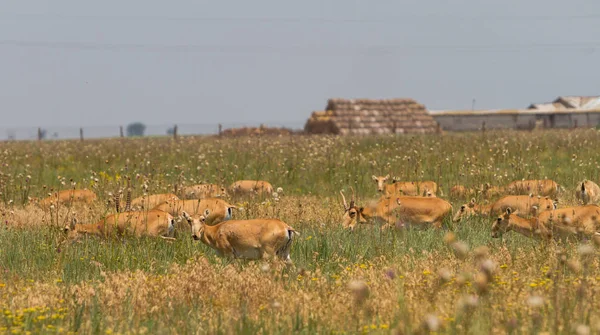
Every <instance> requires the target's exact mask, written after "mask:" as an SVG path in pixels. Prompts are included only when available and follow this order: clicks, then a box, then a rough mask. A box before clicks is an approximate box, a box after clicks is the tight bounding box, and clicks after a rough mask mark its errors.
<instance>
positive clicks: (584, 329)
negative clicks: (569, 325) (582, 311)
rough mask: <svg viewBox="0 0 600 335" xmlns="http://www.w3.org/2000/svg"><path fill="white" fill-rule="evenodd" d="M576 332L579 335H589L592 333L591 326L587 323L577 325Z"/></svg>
mask: <svg viewBox="0 0 600 335" xmlns="http://www.w3.org/2000/svg"><path fill="white" fill-rule="evenodd" d="M575 334H577V335H589V334H591V330H590V327H588V326H586V325H577V326H576V327H575Z"/></svg>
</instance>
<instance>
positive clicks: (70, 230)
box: [64, 210, 175, 240]
mask: <svg viewBox="0 0 600 335" xmlns="http://www.w3.org/2000/svg"><path fill="white" fill-rule="evenodd" d="M174 225H175V220H173V216H172V215H171V214H169V213H167V212H163V211H158V210H151V211H148V212H146V211H143V212H123V213H116V214H111V215H109V216H107V217H105V218H103V219H102V220H100V221H98V222H96V223H87V224H77V219H75V218H74V219H73V221H72V222H71V224H70V225H67V226H66V227H65V229H64V231H65V233H67V237H68V238H69V239H77V238H79V237H81V236H82V235H96V236H102V237H108V236H111V235H123V234H132V235H134V236H136V237H141V236H153V237H161V238H163V239H167V240H174V238H173V237H171V236H172V235H173V229H174Z"/></svg>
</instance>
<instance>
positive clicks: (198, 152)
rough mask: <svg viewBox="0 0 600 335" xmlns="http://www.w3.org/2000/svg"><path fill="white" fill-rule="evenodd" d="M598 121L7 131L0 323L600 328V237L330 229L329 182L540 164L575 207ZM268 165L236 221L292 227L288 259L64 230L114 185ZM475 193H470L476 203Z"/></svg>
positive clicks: (465, 178) (166, 185) (326, 330)
mask: <svg viewBox="0 0 600 335" xmlns="http://www.w3.org/2000/svg"><path fill="white" fill-rule="evenodd" d="M599 144H600V132H598V131H597V130H591V129H590V130H583V129H579V130H548V131H537V130H536V131H532V132H524V131H523V132H521V131H502V132H493V131H488V132H485V133H463V134H451V133H446V134H438V135H420V136H378V137H331V136H283V137H273V136H266V137H252V138H251V137H242V138H218V137H180V138H179V139H178V140H174V139H172V138H135V139H106V140H86V141H83V142H81V141H42V142H0V215H1V220H2V222H1V225H0V333H7V334H74V333H82V334H207V333H208V334H290V333H294V334H366V333H369V334H415V333H416V334H424V333H431V332H435V333H437V334H504V333H511V334H522V333H540V332H547V333H552V334H557V333H561V334H563V333H575V334H594V333H600V299H599V297H598V294H597V293H598V292H599V290H600V268H599V265H600V264H599V262H598V257H597V256H598V251H597V246H596V244H595V243H594V242H596V241H595V240H594V241H589V242H568V243H563V242H554V241H552V242H540V241H536V240H532V239H528V238H526V237H524V236H521V235H518V234H517V233H514V232H512V233H508V234H506V235H505V236H503V238H498V239H493V238H492V237H491V229H490V228H491V222H490V220H489V219H481V218H472V219H469V220H466V221H464V222H460V223H458V224H454V223H452V222H451V220H447V221H446V222H445V223H446V224H445V226H444V228H443V229H441V230H434V229H431V230H426V231H414V230H404V231H403V230H385V231H381V230H380V228H379V227H380V226H379V225H377V224H368V225H363V226H360V227H359V228H358V229H356V230H354V231H348V230H344V229H343V228H342V227H341V221H342V215H343V214H344V209H343V206H342V202H341V197H340V196H339V191H340V190H344V193H345V194H346V197H350V195H351V194H352V191H351V189H350V187H352V188H353V189H354V191H355V194H356V201H357V202H358V203H359V204H361V203H365V202H367V201H369V200H373V199H377V197H378V194H377V192H376V185H375V183H374V182H373V180H372V179H371V176H372V175H386V174H390V175H392V176H394V177H397V178H399V179H401V180H433V181H435V182H437V183H438V185H440V187H441V188H442V190H443V195H441V196H440V197H442V198H444V199H447V200H448V201H450V202H451V203H452V205H453V207H454V211H456V210H457V209H458V208H459V207H460V205H461V204H464V203H466V202H467V201H468V199H450V198H448V193H449V190H450V188H451V187H452V186H453V185H455V184H461V185H465V186H469V187H479V186H480V185H481V184H483V183H490V184H492V185H505V184H507V183H508V182H510V181H513V180H517V179H522V178H525V179H543V178H550V179H553V180H555V181H556V182H558V183H559V184H560V185H561V186H562V187H563V188H564V191H563V192H562V193H561V194H560V196H559V199H558V200H559V207H566V206H569V205H575V204H576V201H575V197H574V190H575V187H576V185H577V183H578V182H580V181H581V180H583V179H590V180H592V181H595V182H597V183H598V182H600V178H599V173H600V167H599V164H600V163H599V152H600V151H599V150H598V145H599ZM239 179H264V180H268V181H270V182H271V183H272V184H273V185H274V186H275V188H277V187H281V188H282V189H283V192H282V193H281V194H279V195H278V197H277V198H273V197H266V198H262V199H251V198H247V199H232V200H231V201H232V203H234V204H236V205H237V206H239V207H241V208H242V209H241V210H238V211H235V212H234V218H240V219H244V218H256V217H275V218H279V219H282V220H283V221H285V222H287V223H288V224H290V225H291V226H292V227H294V228H295V229H296V230H298V231H299V232H300V233H301V235H300V236H299V238H298V239H296V240H295V241H294V243H293V246H292V251H291V258H292V260H293V262H294V264H293V265H291V266H286V265H283V264H280V263H279V262H268V263H267V262H262V261H240V260H226V259H222V258H219V257H217V256H216V255H215V253H214V251H213V250H211V249H209V248H208V247H206V246H205V245H204V244H202V243H200V242H197V241H194V240H192V239H191V236H188V235H187V234H185V232H183V233H181V234H179V235H178V238H177V240H176V241H173V242H170V241H163V240H161V239H152V238H139V239H135V238H114V239H104V240H103V239H98V238H88V239H83V240H80V241H78V242H75V243H70V242H69V241H67V240H66V239H65V238H64V233H63V231H62V228H64V227H65V225H66V224H67V223H68V222H69V220H70V218H71V217H72V216H73V215H74V213H76V214H77V217H78V218H79V220H80V221H81V222H94V221H95V220H98V219H100V218H102V217H103V216H105V215H106V214H109V213H112V212H114V204H113V203H112V200H113V198H114V195H115V194H121V195H123V194H125V193H126V189H127V187H128V185H129V187H131V189H132V193H133V196H134V197H135V196H139V195H141V194H143V193H144V192H147V193H149V194H153V193H164V192H177V190H180V189H181V187H183V186H184V185H192V184H197V183H200V182H212V183H218V184H222V185H229V184H231V183H232V182H233V181H235V180H239ZM71 187H77V188H83V187H87V188H89V189H92V190H94V191H95V192H96V193H97V194H98V196H99V200H98V201H97V202H96V203H95V204H93V205H91V206H89V207H85V206H74V207H73V208H65V207H63V208H59V209H58V210H56V209H52V210H46V211H44V210H42V209H40V208H39V207H38V206H36V205H35V204H33V203H32V201H31V200H32V199H33V198H43V197H45V196H47V194H48V193H49V192H50V191H51V190H58V189H68V188H71ZM478 200H481V199H478Z"/></svg>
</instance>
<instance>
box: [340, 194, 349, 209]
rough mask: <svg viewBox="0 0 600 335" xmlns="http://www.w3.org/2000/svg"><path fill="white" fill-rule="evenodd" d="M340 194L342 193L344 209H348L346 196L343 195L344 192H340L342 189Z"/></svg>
mask: <svg viewBox="0 0 600 335" xmlns="http://www.w3.org/2000/svg"><path fill="white" fill-rule="evenodd" d="M340 194H341V195H342V200H343V201H344V210H348V208H350V207H348V204H347V203H346V197H345V196H344V193H342V191H340Z"/></svg>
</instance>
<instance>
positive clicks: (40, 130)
mask: <svg viewBox="0 0 600 335" xmlns="http://www.w3.org/2000/svg"><path fill="white" fill-rule="evenodd" d="M41 140H42V128H40V127H38V141H41Z"/></svg>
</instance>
